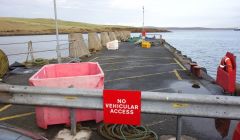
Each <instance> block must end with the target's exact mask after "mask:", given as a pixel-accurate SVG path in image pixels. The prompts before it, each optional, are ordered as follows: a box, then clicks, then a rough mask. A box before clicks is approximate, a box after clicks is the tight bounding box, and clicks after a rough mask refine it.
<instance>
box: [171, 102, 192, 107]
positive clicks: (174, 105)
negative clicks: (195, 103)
mask: <svg viewBox="0 0 240 140" xmlns="http://www.w3.org/2000/svg"><path fill="white" fill-rule="evenodd" d="M172 107H173V108H186V107H189V104H184V103H173V104H172Z"/></svg>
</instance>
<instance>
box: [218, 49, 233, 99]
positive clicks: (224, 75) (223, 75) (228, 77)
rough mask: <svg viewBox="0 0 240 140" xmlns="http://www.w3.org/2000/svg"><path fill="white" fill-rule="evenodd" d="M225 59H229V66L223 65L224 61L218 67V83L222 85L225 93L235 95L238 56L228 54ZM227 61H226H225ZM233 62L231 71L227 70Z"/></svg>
mask: <svg viewBox="0 0 240 140" xmlns="http://www.w3.org/2000/svg"><path fill="white" fill-rule="evenodd" d="M224 58H229V59H230V61H228V64H226V65H225V66H223V65H222V63H223V61H221V64H220V65H219V67H218V70H217V78H216V83H217V84H218V85H220V86H221V87H222V88H223V89H224V91H225V92H228V93H230V94H233V93H234V92H235V83H236V56H234V54H232V53H230V52H227V53H226V55H225V57H224ZM224 60H225V59H224ZM229 62H231V67H232V69H231V70H228V69H229V68H226V67H227V66H228V65H229Z"/></svg>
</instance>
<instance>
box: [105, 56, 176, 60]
mask: <svg viewBox="0 0 240 140" xmlns="http://www.w3.org/2000/svg"><path fill="white" fill-rule="evenodd" d="M105 57H108V58H104V57H101V58H104V59H101V60H108V59H117V58H122V59H129V58H139V59H142V58H158V59H172V57H137V56H126V57H122V56H119V57H118V56H105ZM109 57H112V58H109Z"/></svg>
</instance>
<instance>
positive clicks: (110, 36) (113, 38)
mask: <svg viewBox="0 0 240 140" xmlns="http://www.w3.org/2000/svg"><path fill="white" fill-rule="evenodd" d="M108 34H109V38H110V40H111V41H113V40H117V38H116V36H115V34H114V32H109V33H108Z"/></svg>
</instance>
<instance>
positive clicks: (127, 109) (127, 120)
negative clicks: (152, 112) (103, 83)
mask: <svg viewBox="0 0 240 140" xmlns="http://www.w3.org/2000/svg"><path fill="white" fill-rule="evenodd" d="M103 110H104V123H109V124H129V125H140V124H141V91H127V90H104V91H103Z"/></svg>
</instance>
